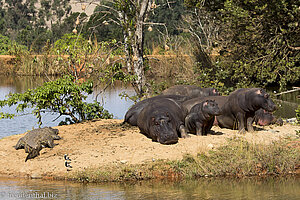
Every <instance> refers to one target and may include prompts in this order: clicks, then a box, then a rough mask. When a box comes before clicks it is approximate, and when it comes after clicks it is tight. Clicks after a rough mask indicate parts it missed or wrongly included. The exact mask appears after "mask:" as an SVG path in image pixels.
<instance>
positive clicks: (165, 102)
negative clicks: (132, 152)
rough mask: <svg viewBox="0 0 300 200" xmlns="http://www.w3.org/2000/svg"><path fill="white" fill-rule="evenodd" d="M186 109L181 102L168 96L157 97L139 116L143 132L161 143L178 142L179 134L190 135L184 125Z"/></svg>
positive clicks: (139, 125) (138, 122) (139, 123)
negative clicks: (184, 109)
mask: <svg viewBox="0 0 300 200" xmlns="http://www.w3.org/2000/svg"><path fill="white" fill-rule="evenodd" d="M184 117H185V114H184V111H183V109H182V107H181V106H180V104H178V103H177V102H176V101H175V100H172V99H168V98H155V99H153V100H152V101H151V103H149V104H147V105H146V106H145V107H144V108H143V109H142V111H141V112H140V113H139V115H138V117H137V126H138V127H139V129H140V131H141V133H143V134H144V135H146V136H148V137H149V138H152V140H153V141H157V142H160V143H161V144H174V143H177V142H178V135H179V136H181V137H182V138H186V137H188V135H187V130H186V128H185V126H184Z"/></svg>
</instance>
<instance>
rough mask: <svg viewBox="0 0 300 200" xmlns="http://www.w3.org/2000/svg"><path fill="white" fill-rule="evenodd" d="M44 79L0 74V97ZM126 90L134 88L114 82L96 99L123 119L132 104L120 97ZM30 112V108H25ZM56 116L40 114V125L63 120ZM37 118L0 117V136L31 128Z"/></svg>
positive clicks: (90, 99)
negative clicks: (112, 85) (113, 84)
mask: <svg viewBox="0 0 300 200" xmlns="http://www.w3.org/2000/svg"><path fill="white" fill-rule="evenodd" d="M44 82H45V79H43V78H39V77H34V78H33V77H15V76H0V99H1V100H3V99H5V96H6V95H7V94H9V93H10V92H11V93H17V92H18V93H22V92H24V91H26V90H27V89H33V88H36V87H37V86H40V85H42V84H43V83H44ZM100 91H101V88H98V89H96V90H95V92H94V93H93V94H91V95H89V96H88V98H87V102H93V101H94V100H95V99H96V97H97V94H98V93H99V92H100ZM122 92H126V93H127V94H128V95H134V94H135V92H134V89H133V88H131V87H125V86H122V85H120V84H116V85H115V86H114V87H109V88H107V89H106V90H105V93H101V95H98V97H97V101H99V102H101V104H102V105H103V107H104V108H105V109H106V110H108V111H109V112H110V113H112V114H113V115H114V118H116V119H123V118H124V115H125V113H126V112H127V110H128V109H129V107H130V106H131V105H132V104H133V102H132V101H131V100H127V101H126V100H125V99H124V98H123V99H122V98H121V97H120V96H119V94H120V93H122ZM15 108H16V106H12V107H4V108H1V112H9V113H15ZM27 112H29V113H30V110H27ZM57 117H58V115H57V114H52V113H45V114H42V123H43V124H42V126H57V125H58V123H59V122H60V121H62V120H64V117H60V118H59V119H57V120H56V121H53V120H54V119H56V118H57ZM37 122H38V120H37V118H36V117H35V116H34V115H32V114H29V115H23V116H18V117H15V118H14V119H1V120H0V138H2V137H5V136H9V135H15V134H20V133H24V132H26V131H28V130H32V128H37V127H38V124H37Z"/></svg>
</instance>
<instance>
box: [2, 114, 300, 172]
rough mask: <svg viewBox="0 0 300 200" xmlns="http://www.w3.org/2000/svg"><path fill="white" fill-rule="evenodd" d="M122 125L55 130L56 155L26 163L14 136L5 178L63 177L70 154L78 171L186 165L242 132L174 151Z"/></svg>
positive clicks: (278, 133)
mask: <svg viewBox="0 0 300 200" xmlns="http://www.w3.org/2000/svg"><path fill="white" fill-rule="evenodd" d="M121 122H122V120H116V119H114V120H98V121H90V122H85V123H80V124H74V125H67V126H59V127H55V128H57V129H59V135H60V136H61V137H62V139H61V140H55V143H56V144H57V145H56V146H55V147H54V148H53V149H49V148H44V149H42V151H41V152H40V153H41V155H40V156H38V157H36V158H34V159H31V160H28V161H27V162H24V160H25V157H26V156H27V154H26V153H25V152H24V149H20V150H15V149H14V148H13V146H14V145H15V144H16V143H17V141H18V140H19V139H20V138H21V137H22V136H24V133H23V134H20V135H13V136H9V137H6V138H3V139H1V140H0V175H2V176H18V177H32V178H38V177H64V176H66V175H67V173H69V172H67V169H66V167H65V166H64V158H63V155H64V154H69V157H70V158H71V159H72V162H71V165H72V166H73V168H72V171H74V170H84V169H85V168H88V167H101V166H107V165H108V166H109V165H127V164H140V163H144V162H149V161H150V162H152V161H153V160H156V159H169V160H174V159H181V158H182V157H183V155H184V154H186V153H189V154H197V153H199V152H203V151H207V150H209V149H211V148H216V147H217V146H219V145H222V144H225V143H226V139H227V138H230V137H233V136H235V135H237V131H235V130H228V129H220V128H218V127H213V129H212V130H214V131H215V133H216V134H215V135H208V136H195V135H191V137H190V138H187V139H180V140H179V142H178V143H177V144H174V145H162V144H159V143H156V142H152V141H151V139H149V138H147V137H145V136H144V135H142V134H141V133H140V132H139V130H138V128H137V127H130V126H129V125H123V126H121ZM299 129H300V126H294V125H291V124H286V125H284V126H268V127H257V131H255V132H254V133H246V134H245V135H243V136H241V135H240V136H241V137H245V138H246V139H247V140H249V141H252V142H255V143H265V144H268V143H270V142H272V141H275V140H279V139H281V138H284V137H287V136H291V135H292V136H295V135H296V131H295V130H299Z"/></svg>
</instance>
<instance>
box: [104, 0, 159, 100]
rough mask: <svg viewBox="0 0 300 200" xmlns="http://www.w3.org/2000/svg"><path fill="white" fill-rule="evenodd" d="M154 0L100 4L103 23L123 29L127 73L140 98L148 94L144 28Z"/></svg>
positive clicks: (116, 1)
mask: <svg viewBox="0 0 300 200" xmlns="http://www.w3.org/2000/svg"><path fill="white" fill-rule="evenodd" d="M154 5H155V3H154V1H153V0H134V1H131V0H125V1H124V0H114V1H105V2H104V3H102V2H101V3H99V7H101V8H102V9H99V12H101V13H102V14H104V15H103V16H104V17H103V18H102V23H104V24H105V23H115V24H117V25H119V26H120V27H121V29H122V35H123V42H124V53H125V57H126V58H125V62H126V68H127V72H128V73H129V74H131V75H133V76H134V77H135V78H134V81H132V85H133V87H134V88H135V91H136V93H137V95H138V96H140V97H141V96H143V95H144V93H145V92H146V80H145V67H144V27H145V22H146V21H147V16H148V14H149V12H150V11H151V10H152V9H154V7H155V6H154Z"/></svg>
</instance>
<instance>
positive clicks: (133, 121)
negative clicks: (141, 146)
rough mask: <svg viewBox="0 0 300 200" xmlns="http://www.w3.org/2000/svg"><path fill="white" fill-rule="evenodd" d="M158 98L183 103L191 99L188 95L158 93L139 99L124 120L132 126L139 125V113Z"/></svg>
mask: <svg viewBox="0 0 300 200" xmlns="http://www.w3.org/2000/svg"><path fill="white" fill-rule="evenodd" d="M157 99H171V100H174V101H176V102H177V103H180V104H181V103H182V102H184V101H186V100H188V99H190V97H188V96H181V95H158V96H155V97H151V98H148V99H144V100H142V101H139V102H138V103H136V104H135V105H133V106H132V107H131V108H130V109H129V110H128V111H127V112H126V114H125V117H124V122H123V124H124V123H125V122H127V123H128V124H130V125H132V126H137V119H138V115H139V113H140V112H141V111H142V110H143V108H144V107H145V106H147V105H149V104H151V103H152V102H153V101H157Z"/></svg>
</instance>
